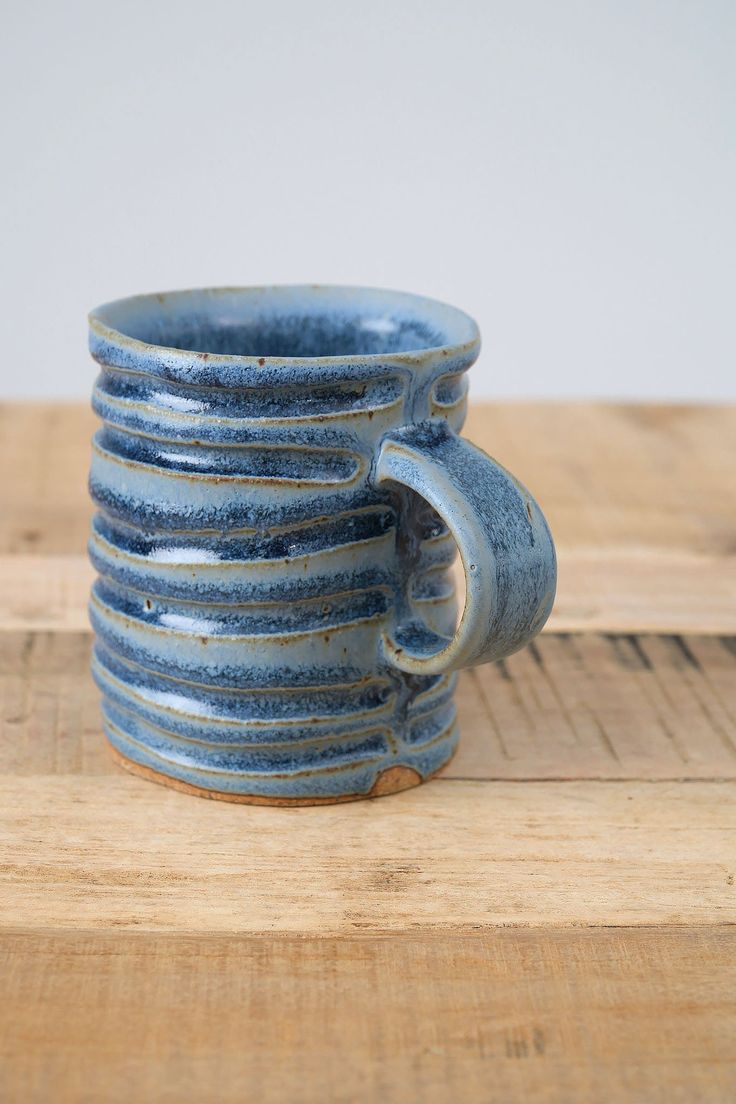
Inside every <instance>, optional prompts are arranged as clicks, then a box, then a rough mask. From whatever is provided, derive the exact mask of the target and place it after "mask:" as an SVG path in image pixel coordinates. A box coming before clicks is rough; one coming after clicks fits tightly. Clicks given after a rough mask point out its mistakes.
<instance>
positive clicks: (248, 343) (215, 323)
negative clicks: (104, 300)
mask: <svg viewBox="0 0 736 1104" xmlns="http://www.w3.org/2000/svg"><path fill="white" fill-rule="evenodd" d="M90 318H91V323H92V326H93V328H95V325H96V324H98V325H99V324H100V323H101V324H102V326H103V327H104V329H105V330H106V331H107V336H108V337H113V339H114V338H116V337H117V338H119V339H122V343H127V342H130V341H132V342H135V343H139V342H140V343H143V344H145V345H148V346H154V347H158V348H162V349H167V350H176V351H177V352H181V353H194V354H198V355H200V356H213V357H218V356H222V357H237V358H248V359H253V360H257V361H259V362H260V361H262V360H266V359H271V358H276V359H278V360H280V361H283V360H286V361H289V360H317V359H325V358H328V359H329V358H335V357H337V358H345V357H349V358H352V357H358V358H364V357H380V356H385V355H391V354H402V353H412V352H417V353H422V352H425V351H427V350H431V349H437V348H444V347H446V346H451V345H457V344H462V343H465V342H469V341H470V342H472V341H474V340H476V339H477V329H476V327H475V323H474V322H473V321H472V319H470V318H469V317H468V316H467V315H465V314H463V312H462V311H459V310H456V309H455V308H453V307H449V306H446V305H445V304H444V303H439V302H435V301H434V300H430V299H424V298H422V297H420V296H416V295H410V294H408V293H404V292H389V291H381V290H377V289H371V288H345V287H342V288H341V287H334V288H330V287H318V286H303V287H299V286H295V287H287V286H283V287H272V288H222V289H204V290H195V291H182V292H169V293H164V294H159V295H143V296H137V297H135V298H131V299H121V300H118V301H116V302H114V303H108V304H106V305H105V306H103V307H99V308H98V309H97V310H96V311H93V312H92V315H91V316H90Z"/></svg>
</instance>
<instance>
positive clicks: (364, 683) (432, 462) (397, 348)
mask: <svg viewBox="0 0 736 1104" xmlns="http://www.w3.org/2000/svg"><path fill="white" fill-rule="evenodd" d="M479 347H480V337H479V333H478V329H477V327H476V325H475V323H474V322H473V320H472V319H471V318H469V317H468V316H467V315H465V314H463V313H462V312H461V311H459V310H456V309H454V308H452V307H449V306H446V305H444V304H442V303H438V302H434V301H432V300H429V299H424V298H420V297H418V296H414V295H408V294H402V293H398V292H392V291H379V290H372V289H367V288H347V287H271V288H223V289H214V290H202V291H182V292H174V293H171V294H165V295H144V296H139V297H136V298H131V299H122V300H119V301H117V302H114V303H108V304H107V305H105V306H102V307H99V308H98V309H97V310H95V311H93V312H92V314H91V315H90V349H91V352H92V356H93V357H94V358H95V360H96V361H98V363H99V365H100V369H101V371H100V375H99V378H98V380H97V384H96V387H95V392H94V409H95V411H96V412H97V414H98V415H99V416H100V418H101V419H102V427H101V428H100V429H99V430H98V432H97V434H96V436H95V438H94V443H93V460H92V470H91V475H90V489H91V494H92V497H93V499H94V501H95V503H96V505H97V513H96V515H95V517H94V521H93V526H92V536H91V540H90V553H91V557H92V562H93V564H94V566H95V568H96V569H97V572H98V578H97V580H96V582H95V584H94V588H93V591H92V596H91V604H90V613H91V620H92V625H93V627H94V630H95V633H96V641H95V649H94V659H93V670H94V675H95V678H96V680H97V683H98V685H99V687H100V689H101V691H102V694H103V715H104V727H105V732H106V734H107V737H108V739H109V741H110V743H111V745H112V748H113V750H114V753H115V755H116V757H117V758H118V759H119V761H120V762H121V763H122V764H123V765H124V766H126V767H127V768H128V769H130V770H132V771H134V772H136V773H138V774H142V775H145V776H146V777H149V778H152V779H154V780H157V781H160V782H165V783H167V784H168V785H172V786H176V787H178V788H179V789H183V790H186V791H189V792H193V793H197V794H202V795H205V796H208V797H216V798H222V799H225V800H230V801H244V802H254V803H259V802H262V803H273V804H314V803H318V802H331V801H346V800H350V799H353V798H359V797H371V796H376V795H379V794H385V793H391V792H394V791H396V790H401V789H405V788H406V787H408V786H413V785H416V784H417V783H419V782H421V781H422V780H424V779H426V778H428V777H429V776H430V775H432V774H434V773H435V772H436V771H438V770H440V769H441V768H442V767H443V766H444V765H445V764H446V763H447V762H448V760H449V759H450V757H451V756H452V753H453V751H454V750H455V747H456V743H457V738H458V733H457V725H456V719H455V707H454V704H453V691H454V687H455V681H456V675H455V672H456V671H458V670H459V669H460V668H462V667H468V666H472V665H474V664H478V663H486V662H488V661H489V660H494V659H499V658H501V657H503V656H507V655H509V654H510V653H511V652H514V651H516V650H517V649H519V648H521V647H522V646H523V645H524V644H526V643H527V641H529V640H530V639H531V638H532V637H533V636H534V635H535V634H536V633H537V632H539V630H540V629H541V627H542V625H543V624H544V622H545V621H546V619H547V617H548V615H549V612H550V610H551V608H552V602H553V598H554V591H555V578H556V566H555V554H554V547H553V544H552V539H551V537H550V533H549V530H548V528H547V525H546V522H545V520H544V517H543V516H542V514H541V512H540V510H539V507H538V506H537V504H536V503H535V502H534V499H533V498H532V497H531V495H530V494H529V493H528V491H526V490H525V489H524V487H522V486H521V485H520V484H519V483H518V482H517V481H516V480H515V479H514V478H513V476H511V475H509V473H508V472H507V471H505V470H504V469H503V468H502V467H500V466H499V465H498V464H496V463H495V461H493V460H491V459H490V457H488V456H486V454H485V453H483V452H481V450H480V449H478V448H476V447H475V446H474V445H472V444H470V443H469V442H468V441H465V440H463V439H462V438H461V437H459V436H458V431H459V430H460V428H461V426H462V423H463V420H464V415H465V402H466V391H467V382H466V377H465V372H466V369H467V368H469V367H470V365H471V364H472V363H473V362H474V361H475V359H476V357H477V355H478V351H479ZM456 548H457V549H459V552H460V557H461V560H462V565H463V568H464V571H465V581H466V601H465V608H464V610H463V613H462V616H461V618H460V620H459V623H458V622H457V610H456V604H455V595H454V588H453V584H452V579H451V576H450V575H449V573H448V568H449V567H450V565H451V563H452V560H453V558H454V555H455V550H456Z"/></svg>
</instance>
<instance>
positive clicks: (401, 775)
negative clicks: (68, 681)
mask: <svg viewBox="0 0 736 1104" xmlns="http://www.w3.org/2000/svg"><path fill="white" fill-rule="evenodd" d="M108 748H109V750H110V754H111V755H112V757H113V759H114V760H115V762H116V763H117V764H118V766H120V767H122V768H123V769H124V770H126V771H129V772H130V774H137V775H138V776H139V777H140V778H145V779H147V780H148V781H149V782H157V783H158V785H159V786H169V787H170V788H171V789H172V790H181V792H182V793H186V794H191V795H192V796H193V797H207V798H209V799H210V800H211V801H229V802H232V803H234V804H238V805H293V806H297V805H339V804H342V803H343V802H345V801H364V800H365V799H366V798H370V797H387V796H388V795H389V794H394V793H400V792H401V791H402V790H411V789H413V788H414V787H415V786H420V785H421V784H422V782H428V781H430V779H432V778H436V777H437V775H438V774H441V773H442V771H443V770H444V769H445V767H447V766H448V764H449V762H450V761H451V759H452V756H451V757H450V759H448V761H447V763H444V764H443V765H442V766H441V767H440V768H439V770H436V771H434V772H433V773H432V774H430V775H427V777H426V778H422V777H421V775H420V774H419V773H418V772H417V771H415V770H412V769H411V767H388V769H387V770H384V771H382V772H381V774H379V776H378V778H377V779H376V781H375V783H374V784H373V786H372V788H371V789H370V790H369V791H368V793H363V794H340V795H339V796H336V797H263V796H262V795H261V794H231V793H223V792H222V791H221V790H207V789H205V788H204V787H203V786H193V785H192V784H191V782H182V781H181V779H179V778H171V777H170V776H169V775H167V774H162V773H161V772H160V771H156V770H153V768H152V767H146V766H143V764H141V763H136V762H134V760H132V759H128V758H127V756H125V755H121V754H120V752H119V751H118V750H117V748H115V747H113V745H112V744H111V743H110V741H109V740H108Z"/></svg>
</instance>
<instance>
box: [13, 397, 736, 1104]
mask: <svg viewBox="0 0 736 1104" xmlns="http://www.w3.org/2000/svg"><path fill="white" fill-rule="evenodd" d="M92 428H93V419H92V416H91V414H89V413H88V412H87V411H86V410H85V409H83V408H80V407H77V406H61V405H57V406H32V405H20V406H5V407H3V408H2V409H1V410H0V457H1V461H2V472H3V485H2V492H1V493H2V497H3V502H2V533H1V535H0V569H1V570H0V628H2V633H0V654H1V656H2V674H1V678H2V705H1V709H2V723H3V733H2V741H1V742H0V788H1V790H2V794H1V798H0V848H1V856H0V876H1V878H2V881H1V883H0V923H1V924H2V933H1V936H2V939H1V950H0V954H1V955H2V969H1V970H0V978H1V979H2V991H3V994H2V995H3V1000H2V1001H1V1002H0V1021H2V1022H1V1023H0V1099H1V1100H2V1101H3V1102H4V1104H6V1102H7V1104H9V1102H11V1101H22V1102H24V1104H25V1102H28V1101H44V1102H47V1101H53V1102H55V1104H57V1102H65V1101H85V1102H87V1101H88V1102H94V1104H97V1102H101V1101H105V1102H118V1101H120V1102H121V1104H122V1102H124V1104H130V1102H138V1101H144V1102H148V1101H156V1102H159V1101H161V1102H163V1101H166V1102H172V1104H174V1102H176V1104H178V1102H188V1101H192V1102H194V1101H197V1102H201V1101H233V1102H235V1101H237V1102H238V1104H241V1102H243V1101H251V1100H252V1101H258V1102H259V1104H263V1102H266V1104H267V1102H270V1101H278V1102H280V1104H294V1102H315V1104H317V1102H319V1104H322V1102H327V1101H339V1102H346V1104H347V1102H351V1101H367V1102H374V1101H375V1102H381V1104H393V1102H396V1104H413V1102H422V1104H423V1102H432V1104H434V1102H437V1104H451V1102H452V1101H462V1102H463V1104H466V1102H471V1104H474V1102H476V1101H477V1102H479V1104H480V1102H482V1104H495V1102H499V1104H510V1102H515V1101H519V1102H521V1101H524V1102H525V1104H526V1102H537V1101H544V1102H548V1101H555V1102H557V1101H559V1102H565V1104H566V1102H571V1101H573V1102H576V1101H581V1102H585V1104H591V1102H601V1104H616V1102H618V1101H631V1102H636V1104H639V1102H647V1104H651V1102H657V1101H663V1102H664V1101H666V1102H668V1104H673V1102H675V1104H676V1102H683V1104H685V1102H686V1104H694V1102H697V1104H702V1102H704V1101H719V1102H721V1101H722V1102H730V1101H733V1100H734V1099H736V932H735V929H734V927H733V924H734V920H736V886H735V885H734V875H735V874H736V852H735V849H734V838H735V837H734V828H735V827H736V801H735V798H736V571H734V563H735V562H736V410H735V409H733V408H731V409H729V408H723V407H719V408H715V407H682V406H669V407H665V406H622V405H617V406H602V405H586V404H564V405H522V404H516V405H512V404H498V405H495V406H493V407H487V406H485V407H484V406H476V407H475V408H474V409H473V410H472V411H471V415H470V418H469V423H468V435H469V436H470V437H472V438H473V439H474V440H476V441H477V442H478V443H479V444H481V445H483V446H484V447H485V448H486V449H487V450H488V451H490V452H491V453H492V454H494V455H496V456H497V457H498V458H499V459H500V460H501V461H502V462H503V463H504V464H506V465H507V466H508V467H510V468H511V469H512V470H513V471H514V472H515V473H516V474H517V475H518V476H519V477H520V478H521V479H523V480H524V481H525V482H526V483H528V485H529V486H530V488H531V489H532V490H533V491H534V493H535V495H536V496H537V498H538V499H539V501H540V503H541V505H542V507H543V509H544V510H545V511H546V513H547V516H548V518H549V520H550V524H551V526H552V529H553V532H554V533H555V536H556V539H557V543H558V549H559V556H560V588H559V599H558V602H557V606H556V611H555V613H554V615H553V618H552V620H551V622H550V624H549V626H548V630H547V631H546V632H545V633H544V634H543V636H542V637H541V638H540V639H539V640H538V642H537V643H536V644H535V645H534V646H532V647H530V648H528V649H527V650H526V651H524V652H523V653H521V654H519V655H517V656H514V657H513V658H511V659H510V660H508V661H507V662H505V663H499V664H497V665H495V666H492V667H486V668H481V669H479V670H477V671H474V672H470V673H468V674H465V675H464V676H463V678H462V682H461V689H460V717H461V728H462V742H461V751H460V752H459V753H458V755H457V757H456V758H455V760H454V762H453V763H452V765H451V767H450V768H449V769H448V770H447V772H446V773H445V774H444V775H443V776H442V777H441V778H440V779H438V780H436V781H434V782H432V783H430V784H428V785H426V786H423V787H420V788H419V789H418V790H412V791H408V792H406V793H403V794H399V795H396V796H394V797H390V798H384V799H381V800H380V801H377V802H362V803H357V804H354V805H342V806H329V807H321V808H312V809H272V808H254V807H249V806H244V805H227V804H222V803H220V802H214V801H213V802H210V801H202V800H198V799H195V798H191V797H187V796H184V795H182V794H180V793H177V792H174V791H172V790H166V789H163V788H161V787H158V786H154V785H151V784H150V783H147V782H144V781H141V780H139V779H137V778H134V777H131V776H130V775H128V774H125V773H123V772H122V771H121V770H119V769H118V768H117V767H115V766H114V764H113V763H112V761H111V759H110V757H109V755H108V754H107V752H106V750H105V746H104V744H103V740H102V736H101V732H100V725H99V717H98V701H97V693H96V691H95V689H94V687H93V685H92V682H91V679H90V676H89V672H88V659H89V648H90V634H89V630H88V627H87V621H86V613H85V601H86V594H87V590H88V587H89V583H90V578H91V572H90V569H89V567H88V566H87V563H86V559H85V553H84V543H85V539H86V530H87V526H88V523H89V507H88V503H87V498H86V488H85V480H86V468H87V461H88V440H89V436H90V433H91V432H92Z"/></svg>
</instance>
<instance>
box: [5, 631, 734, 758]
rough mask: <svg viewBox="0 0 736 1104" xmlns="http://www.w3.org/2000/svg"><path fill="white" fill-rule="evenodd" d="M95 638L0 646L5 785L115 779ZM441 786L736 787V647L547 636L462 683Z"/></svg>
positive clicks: (12, 637)
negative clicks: (613, 783)
mask: <svg viewBox="0 0 736 1104" xmlns="http://www.w3.org/2000/svg"><path fill="white" fill-rule="evenodd" d="M90 645H91V636H90V635H89V634H88V633H65V634H58V633H11V632H8V633H4V634H0V774H6V775H7V774H25V775H33V774H42V775H45V774H62V775H63V774H87V775H105V774H116V773H117V772H118V768H117V767H116V766H115V764H114V763H113V761H112V759H111V757H110V756H109V755H108V754H107V750H106V745H105V742H104V739H103V737H102V734H101V730H100V712H99V694H98V691H97V689H96V687H95V686H94V684H93V682H92V677H91V675H90V671H89V652H90ZM457 701H458V711H459V720H460V730H461V737H462V738H461V742H460V749H459V751H458V753H457V755H456V756H455V759H454V760H453V762H452V763H451V764H450V765H449V767H448V768H447V770H446V772H445V774H444V777H445V778H447V779H452V778H461V779H462V778H469V779H504V778H508V779H517V780H522V779H566V778H571V779H586V778H588V779H631V780H635V779H652V780H655V779H658V780H666V779H678V778H703V779H721V778H723V779H725V778H731V779H734V778H736V639H734V638H730V637H725V638H717V637H712V638H711V637H681V636H634V635H631V634H625V635H612V634H607V635H602V634H592V633H591V634H578V635H567V634H566V635H561V634H546V635H544V636H543V637H541V638H540V639H539V640H538V641H537V642H536V643H535V644H534V645H533V646H532V647H531V648H529V649H527V650H526V651H524V652H521V653H519V654H518V655H515V656H512V657H511V658H510V659H508V660H507V661H506V662H505V663H502V664H495V665H492V666H490V667H486V668H483V669H482V670H478V671H469V672H463V674H462V675H461V679H460V684H459V688H458V693H457Z"/></svg>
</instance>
